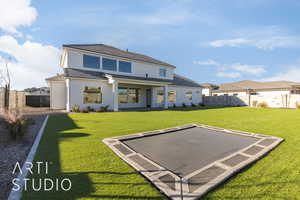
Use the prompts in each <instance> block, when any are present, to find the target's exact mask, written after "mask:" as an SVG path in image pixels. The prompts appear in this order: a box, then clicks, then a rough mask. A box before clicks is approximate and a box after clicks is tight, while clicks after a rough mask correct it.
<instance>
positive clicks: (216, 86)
mask: <svg viewBox="0 0 300 200" xmlns="http://www.w3.org/2000/svg"><path fill="white" fill-rule="evenodd" d="M201 85H202V87H204V88H213V89H214V88H218V87H219V86H218V85H216V84H212V83H201Z"/></svg>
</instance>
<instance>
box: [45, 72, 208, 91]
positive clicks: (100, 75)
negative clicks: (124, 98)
mask: <svg viewBox="0 0 300 200" xmlns="http://www.w3.org/2000/svg"><path fill="white" fill-rule="evenodd" d="M106 74H108V75H111V76H112V77H116V78H124V79H132V80H143V81H156V82H164V83H168V84H170V85H174V86H185V87H202V86H201V85H200V84H198V83H196V82H195V81H193V80H191V79H188V78H186V77H183V76H181V75H178V74H174V79H173V80H166V79H160V78H150V77H149V78H146V77H138V76H126V75H117V74H109V73H104V72H98V71H90V70H82V69H74V68H65V69H64V74H63V75H57V76H54V77H51V78H48V79H46V80H49V81H51V80H62V78H63V77H67V78H68V77H73V78H86V79H107V78H106V77H105V75H106Z"/></svg>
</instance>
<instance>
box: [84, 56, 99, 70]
mask: <svg viewBox="0 0 300 200" xmlns="http://www.w3.org/2000/svg"><path fill="white" fill-rule="evenodd" d="M83 67H86V68H93V69H99V68H100V58H99V57H96V56H88V55H83Z"/></svg>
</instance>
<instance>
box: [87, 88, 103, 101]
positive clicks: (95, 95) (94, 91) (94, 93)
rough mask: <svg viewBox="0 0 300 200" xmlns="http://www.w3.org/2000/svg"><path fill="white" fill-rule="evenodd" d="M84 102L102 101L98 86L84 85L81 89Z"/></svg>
mask: <svg viewBox="0 0 300 200" xmlns="http://www.w3.org/2000/svg"><path fill="white" fill-rule="evenodd" d="M83 103H84V104H100V103H102V93H101V88H100V87H85V88H84V91H83Z"/></svg>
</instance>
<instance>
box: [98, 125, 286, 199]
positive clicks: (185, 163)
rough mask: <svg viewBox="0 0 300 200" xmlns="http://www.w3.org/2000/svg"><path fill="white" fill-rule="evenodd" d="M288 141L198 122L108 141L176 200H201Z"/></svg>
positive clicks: (130, 162) (114, 149)
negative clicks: (199, 199)
mask: <svg viewBox="0 0 300 200" xmlns="http://www.w3.org/2000/svg"><path fill="white" fill-rule="evenodd" d="M282 141H283V139H282V138H278V137H274V136H267V135H261V134H256V133H249V132H243V131H237V130H226V129H223V128H217V127H212V126H207V125H197V124H189V125H184V126H178V127H171V128H167V129H162V130H155V131H150V132H143V133H135V134H130V135H125V136H119V137H113V138H106V139H104V140H103V142H104V143H105V144H106V145H108V146H109V147H110V148H111V149H112V150H113V151H114V152H115V153H116V154H117V155H118V156H119V157H120V158H122V159H123V160H124V161H125V162H127V163H128V164H129V165H131V166H132V167H133V168H134V169H136V170H137V171H138V172H140V173H141V174H142V175H144V176H145V177H146V178H147V179H148V180H149V181H150V182H151V183H152V184H153V185H155V187H157V188H158V189H159V191H161V192H162V193H163V194H165V195H166V196H168V198H169V199H172V200H182V199H183V200H194V199H198V198H199V197H201V196H202V195H204V194H206V193H207V192H209V191H210V190H212V189H213V188H215V187H216V185H218V184H221V183H222V182H223V181H224V180H226V179H228V178H229V177H231V176H232V175H234V174H235V173H237V172H239V171H240V170H241V169H242V168H244V167H246V166H248V165H249V164H251V163H253V162H255V161H257V160H258V159H260V158H262V157H263V156H264V155H266V154H267V153H268V152H269V151H271V150H272V149H273V148H275V147H276V146H277V145H279V144H280V142H282Z"/></svg>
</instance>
